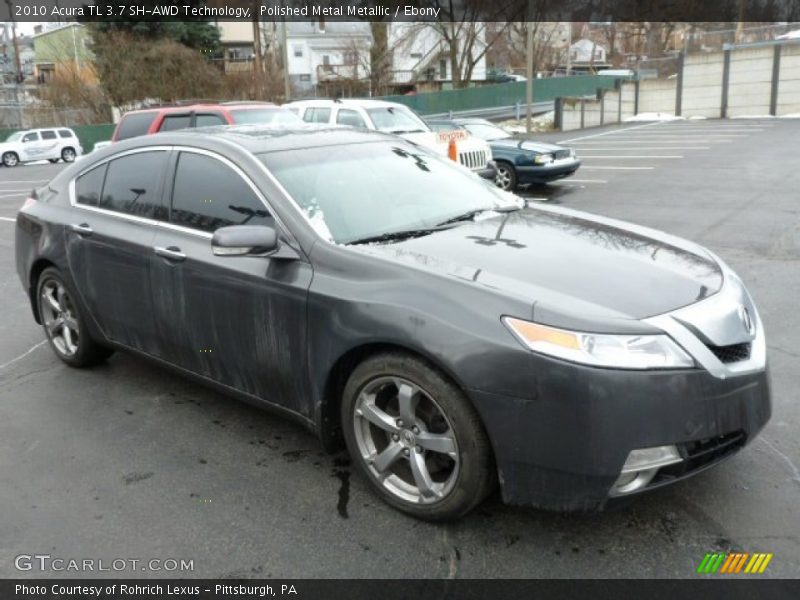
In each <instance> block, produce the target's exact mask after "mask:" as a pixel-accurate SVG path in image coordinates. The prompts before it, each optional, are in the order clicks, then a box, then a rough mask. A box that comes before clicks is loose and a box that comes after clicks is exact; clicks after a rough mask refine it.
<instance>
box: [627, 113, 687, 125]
mask: <svg viewBox="0 0 800 600" xmlns="http://www.w3.org/2000/svg"><path fill="white" fill-rule="evenodd" d="M685 120H686V118H685V117H676V116H675V115H674V114H672V113H662V112H647V113H639V114H638V115H634V116H632V117H628V118H627V119H625V122H626V123H635V122H637V121H685Z"/></svg>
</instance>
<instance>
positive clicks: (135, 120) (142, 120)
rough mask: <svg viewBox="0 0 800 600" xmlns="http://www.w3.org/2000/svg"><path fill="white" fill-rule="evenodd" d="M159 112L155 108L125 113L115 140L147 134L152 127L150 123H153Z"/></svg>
mask: <svg viewBox="0 0 800 600" xmlns="http://www.w3.org/2000/svg"><path fill="white" fill-rule="evenodd" d="M157 114H158V112H156V111H154V110H153V111H149V112H140V113H130V114H127V115H125V116H124V117H122V121H120V123H119V127H118V128H117V132H116V133H117V135H116V137H115V140H116V141H118V142H120V141H122V140H127V139H128V138H132V137H138V136H140V135H144V134H146V133H147V132H148V131H149V129H150V125H152V124H153V121H154V120H155V118H156V115H157Z"/></svg>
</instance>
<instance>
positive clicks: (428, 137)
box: [399, 131, 447, 154]
mask: <svg viewBox="0 0 800 600" xmlns="http://www.w3.org/2000/svg"><path fill="white" fill-rule="evenodd" d="M399 135H400V137H401V138H404V139H406V140H408V141H409V142H413V143H415V144H419V145H420V146H422V147H424V148H428V149H430V150H434V151H435V152H437V153H438V154H447V144H441V143H439V138H438V136H437V135H436V134H435V133H433V132H432V131H417V132H414V133H401V134H399Z"/></svg>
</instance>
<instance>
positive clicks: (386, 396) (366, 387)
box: [342, 353, 496, 521]
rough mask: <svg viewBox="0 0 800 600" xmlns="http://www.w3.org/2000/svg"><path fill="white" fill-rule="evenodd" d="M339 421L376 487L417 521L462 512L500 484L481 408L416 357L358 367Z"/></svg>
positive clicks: (384, 357) (390, 356) (386, 357)
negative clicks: (482, 419) (480, 416)
mask: <svg viewBox="0 0 800 600" xmlns="http://www.w3.org/2000/svg"><path fill="white" fill-rule="evenodd" d="M342 426H343V427H342V428H343V430H344V437H345V441H346V443H347V447H348V450H349V451H350V454H351V456H352V458H353V460H354V462H355V463H356V465H358V468H359V470H360V471H361V472H362V473H363V474H364V476H365V477H366V478H367V479H368V480H369V481H370V483H371V484H372V486H373V487H374V488H375V490H376V491H377V492H378V493H379V494H380V496H381V497H382V498H383V499H384V500H385V501H386V502H388V503H389V504H390V505H392V506H394V507H395V508H397V509H399V510H401V511H403V512H405V513H408V514H410V515H412V516H415V517H417V518H420V519H425V520H431V521H438V520H449V519H456V518H458V517H461V516H463V515H465V514H467V513H468V512H469V511H470V510H472V509H473V508H474V507H475V506H477V505H478V504H479V503H480V502H481V501H483V500H484V498H486V496H487V495H488V494H489V492H490V491H491V490H492V488H493V487H494V484H495V482H496V476H495V471H494V462H493V459H492V452H491V448H490V445H489V440H488V438H487V437H486V433H485V432H484V430H483V426H482V423H481V421H480V418H479V417H478V414H477V412H476V411H475V409H474V408H473V407H472V405H471V404H470V403H469V401H468V400H467V398H466V397H465V396H464V394H463V393H462V392H461V390H459V389H458V388H457V387H456V386H455V385H454V384H453V383H452V382H451V381H450V380H449V379H447V378H446V377H445V376H443V375H442V374H441V373H440V372H438V371H437V370H435V369H433V368H431V367H430V366H428V365H427V364H426V363H425V362H423V361H422V360H420V359H418V358H415V357H412V356H407V355H404V354H399V353H386V354H380V355H378V356H375V357H373V358H369V359H367V360H366V361H364V362H363V363H361V364H360V365H359V366H358V367H356V369H355V370H354V371H353V374H352V375H351V376H350V378H349V380H348V382H347V384H346V386H345V389H344V394H343V399H342Z"/></svg>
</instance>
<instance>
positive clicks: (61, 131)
mask: <svg viewBox="0 0 800 600" xmlns="http://www.w3.org/2000/svg"><path fill="white" fill-rule="evenodd" d="M58 135H60V136H61V137H62V138H71V137H74V136H73V135H72V131H70V130H69V129H59V130H58Z"/></svg>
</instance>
